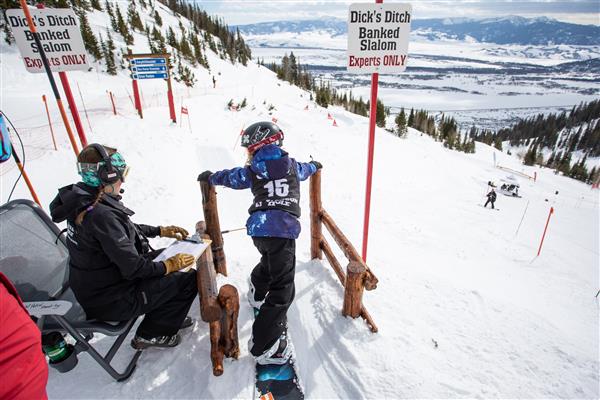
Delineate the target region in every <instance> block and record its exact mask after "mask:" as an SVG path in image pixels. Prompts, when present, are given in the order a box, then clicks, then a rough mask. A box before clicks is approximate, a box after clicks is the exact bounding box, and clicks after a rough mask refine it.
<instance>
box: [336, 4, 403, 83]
mask: <svg viewBox="0 0 600 400" xmlns="http://www.w3.org/2000/svg"><path fill="white" fill-rule="evenodd" d="M411 14H412V7H411V5H410V4H401V3H356V4H351V5H350V8H349V12H348V59H347V65H346V67H347V70H348V72H355V73H360V74H372V73H387V74H391V73H398V72H402V71H404V70H405V69H406V62H407V61H408V39H409V36H410V19H411Z"/></svg>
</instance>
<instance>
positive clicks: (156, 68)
mask: <svg viewBox="0 0 600 400" xmlns="http://www.w3.org/2000/svg"><path fill="white" fill-rule="evenodd" d="M131 71H132V72H138V73H139V72H150V73H152V72H153V73H159V72H167V67H166V66H165V65H143V66H134V67H131Z"/></svg>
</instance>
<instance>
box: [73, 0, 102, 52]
mask: <svg viewBox="0 0 600 400" xmlns="http://www.w3.org/2000/svg"><path fill="white" fill-rule="evenodd" d="M78 14H79V27H80V30H81V37H82V38H83V44H84V46H85V49H86V50H87V51H88V52H89V53H90V54H91V55H92V56H93V57H94V59H95V60H99V59H100V58H101V57H102V52H101V51H100V48H99V47H98V40H97V39H96V36H94V32H93V31H92V28H91V27H90V23H89V22H88V19H87V16H86V13H85V11H82V10H81V11H78Z"/></svg>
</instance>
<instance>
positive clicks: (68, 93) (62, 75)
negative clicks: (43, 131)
mask: <svg viewBox="0 0 600 400" xmlns="http://www.w3.org/2000/svg"><path fill="white" fill-rule="evenodd" d="M35 7H36V8H38V9H44V8H46V7H45V6H44V5H43V4H41V3H40V4H36V6H35ZM58 76H59V77H60V83H61V84H62V87H63V90H64V92H65V97H66V98H67V104H68V105H69V109H70V110H71V116H72V117H73V122H74V123H75V129H76V130H77V135H79V141H80V142H81V145H82V146H83V147H85V146H87V139H86V137H85V132H84V131H83V125H82V124H81V119H80V118H79V111H78V110H77V104H75V99H74V98H73V93H72V92H71V86H70V85H69V79H67V74H66V72H64V71H61V72H59V73H58Z"/></svg>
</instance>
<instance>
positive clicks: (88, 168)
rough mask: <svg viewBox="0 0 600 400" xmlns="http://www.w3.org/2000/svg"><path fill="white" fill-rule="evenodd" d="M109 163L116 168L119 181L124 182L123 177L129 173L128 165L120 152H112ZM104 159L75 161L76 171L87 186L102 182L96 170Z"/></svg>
mask: <svg viewBox="0 0 600 400" xmlns="http://www.w3.org/2000/svg"><path fill="white" fill-rule="evenodd" d="M110 163H111V165H112V166H113V168H114V169H116V170H117V172H118V174H119V176H120V179H121V182H125V177H127V175H128V174H129V169H130V168H129V166H128V165H127V164H126V163H125V159H124V158H123V156H121V154H119V153H118V152H117V153H114V154H113V155H111V156H110ZM104 165H105V163H104V161H100V162H97V163H80V162H78V163H77V172H78V173H79V175H80V176H81V178H82V179H83V183H85V184H86V185H89V186H93V187H98V186H100V185H101V184H102V181H101V180H100V177H99V176H98V170H99V169H100V167H102V166H104Z"/></svg>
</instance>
